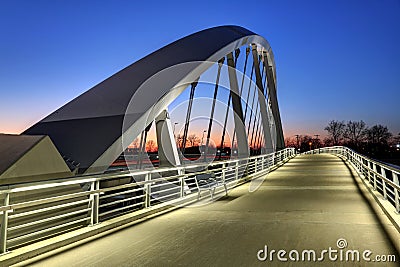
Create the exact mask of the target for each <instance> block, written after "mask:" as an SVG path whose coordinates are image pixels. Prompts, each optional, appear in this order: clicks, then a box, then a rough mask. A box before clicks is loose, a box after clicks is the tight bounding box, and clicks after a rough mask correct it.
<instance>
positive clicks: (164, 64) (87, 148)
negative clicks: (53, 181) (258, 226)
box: [23, 26, 284, 173]
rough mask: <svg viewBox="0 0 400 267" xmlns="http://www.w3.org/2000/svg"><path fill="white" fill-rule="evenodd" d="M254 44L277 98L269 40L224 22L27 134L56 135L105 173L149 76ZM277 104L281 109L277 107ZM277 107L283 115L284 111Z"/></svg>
mask: <svg viewBox="0 0 400 267" xmlns="http://www.w3.org/2000/svg"><path fill="white" fill-rule="evenodd" d="M253 43H254V44H257V45H258V46H259V47H260V48H262V51H265V52H266V55H267V59H266V60H267V61H268V65H269V66H270V67H271V70H272V71H271V74H270V75H271V78H272V79H273V81H274V88H269V91H271V90H273V91H274V92H275V93H272V94H271V95H270V96H273V97H275V98H276V87H275V85H276V71H275V63H274V58H273V54H272V51H271V48H270V45H269V43H268V42H267V41H266V40H265V39H264V38H263V37H261V36H259V35H257V34H255V33H253V32H251V31H249V30H247V29H245V28H242V27H239V26H220V27H215V28H210V29H206V30H203V31H200V32H197V33H194V34H191V35H189V36H187V37H184V38H182V39H180V40H178V41H175V42H173V43H171V44H169V45H167V46H165V47H163V48H161V49H159V50H157V51H155V52H153V53H151V54H150V55H148V56H146V57H144V58H142V59H141V60H139V61H137V62H135V63H133V64H132V65H130V66H128V67H126V68H125V69H123V70H121V71H119V72H118V73H116V74H114V75H112V76H111V77H109V78H108V79H106V80H104V81H103V82H101V83H99V84H98V85H96V86H94V87H93V88H91V89H90V90H88V91H87V92H85V93H83V94H82V95H80V96H78V97H76V98H75V99H73V100H72V101H70V102H69V103H67V104H66V105H64V106H63V107H61V108H59V109H58V110H56V111H55V112H53V113H52V114H50V115H49V116H47V117H46V118H44V119H43V120H41V121H39V122H38V123H36V124H35V125H33V126H32V127H30V128H29V129H27V130H26V131H25V132H24V133H23V134H29V135H38V134H45V135H48V136H50V138H51V139H52V141H53V142H54V144H55V145H56V147H57V149H58V150H59V151H60V153H61V155H62V156H63V157H65V158H67V159H70V160H71V161H74V162H76V163H79V172H80V173H97V172H102V171H104V170H106V169H107V168H108V166H109V165H110V164H111V163H112V162H113V161H114V160H115V159H116V158H117V157H118V156H119V155H120V154H121V153H122V152H123V150H124V147H123V145H122V141H121V138H122V136H123V135H124V132H123V131H124V130H123V128H124V127H123V124H124V117H125V113H126V109H127V107H128V106H129V103H130V100H131V98H132V96H133V95H134V94H135V93H136V91H137V90H138V88H140V86H141V85H142V84H143V83H145V81H146V80H148V79H149V78H150V77H152V76H153V75H155V74H157V73H159V72H160V71H162V70H164V69H166V68H169V67H171V66H175V65H178V64H182V63H185V62H207V61H208V62H217V61H218V60H219V59H221V58H222V57H225V56H226V55H227V54H228V53H229V52H232V51H234V50H235V49H236V48H239V47H241V46H243V45H248V44H253ZM208 65H209V64H208ZM206 69H207V64H202V63H198V64H197V65H196V64H195V65H194V66H193V68H192V69H182V70H181V71H180V72H177V73H174V77H172V78H171V77H170V79H169V80H168V82H167V83H166V84H163V88H154V90H153V91H152V95H153V96H154V99H156V100H159V99H161V98H162V97H163V96H164V95H165V93H166V90H169V89H171V88H174V87H175V86H176V85H177V84H185V82H186V83H190V82H192V81H194V80H196V79H197V78H198V77H199V76H200V74H201V73H203V72H204V71H205V70H206ZM182 90H183V89H182ZM154 99H147V102H146V101H145V103H142V107H143V109H138V110H137V111H135V114H130V116H131V118H130V121H131V122H132V124H134V122H136V121H138V120H140V119H141V118H143V116H144V115H145V114H146V112H148V110H146V108H150V107H152V106H153V105H154V104H155V102H154ZM152 101H153V102H152ZM276 103H277V101H276ZM274 108H275V109H277V106H276V107H275V106H274V107H273V109H274ZM276 112H277V114H278V115H279V110H276ZM276 112H275V113H276ZM146 115H149V114H146ZM157 115H158V114H153V115H152V117H154V118H155V117H156V116H157ZM274 115H276V114H274ZM154 118H153V119H154ZM275 120H276V121H279V123H277V125H281V123H280V117H279V116H278V117H275ZM125 129H126V127H125ZM139 130H140V131H141V130H143V129H139ZM278 135H282V138H281V139H282V143H281V144H278V146H277V148H278V149H279V148H283V146H284V144H283V133H282V128H281V127H279V133H278ZM278 140H279V138H278Z"/></svg>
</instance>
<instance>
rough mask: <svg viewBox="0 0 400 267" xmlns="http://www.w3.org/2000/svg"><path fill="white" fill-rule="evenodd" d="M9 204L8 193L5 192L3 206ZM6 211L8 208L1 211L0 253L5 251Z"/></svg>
mask: <svg viewBox="0 0 400 267" xmlns="http://www.w3.org/2000/svg"><path fill="white" fill-rule="evenodd" d="M9 204H10V193H6V194H5V195H4V200H3V206H8V205H9ZM8 212H9V210H4V211H3V217H2V220H1V239H0V242H1V243H0V254H3V253H6V252H7V230H8Z"/></svg>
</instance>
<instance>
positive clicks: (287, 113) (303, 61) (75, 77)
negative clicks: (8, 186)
mask: <svg viewBox="0 0 400 267" xmlns="http://www.w3.org/2000/svg"><path fill="white" fill-rule="evenodd" d="M219 25H239V26H243V27H245V28H248V29H249V30H251V31H254V32H255V33H257V34H259V35H261V36H263V37H265V38H266V39H267V40H268V41H269V42H270V44H271V46H272V49H273V52H274V55H275V61H276V67H277V78H278V100H279V105H280V111H281V117H282V123H283V127H284V134H285V137H291V136H293V135H294V134H310V135H313V134H322V135H325V134H326V133H325V131H324V130H323V129H324V127H325V126H326V125H327V123H328V122H329V121H330V120H333V119H336V120H364V121H365V122H366V123H367V124H368V125H370V126H372V125H374V124H382V125H386V126H388V127H389V130H390V131H391V132H392V133H393V134H398V133H400V116H399V115H400V112H399V105H400V1H399V0H384V1H378V0H374V1H372V0H363V1H349V0H347V1H277V0H275V1H107V2H106V1H50V0H49V1H43V0H35V1H28V0H27V1H19V0H15V1H1V4H0V32H1V34H0V73H1V75H0V96H1V98H0V133H20V132H22V131H23V130H25V129H26V128H27V127H29V126H30V125H32V124H33V123H35V122H37V121H39V120H40V119H42V118H43V117H45V116H47V115H48V114H49V113H51V112H53V111H54V110H55V109H57V108H58V107H60V106H62V105H63V104H65V103H67V102H69V101H70V100H72V99H73V98H75V97H77V96H78V95H80V94H81V93H83V92H85V91H86V90H88V89H90V88H91V87H93V86H94V85H96V84H98V83H99V82H101V81H103V80H104V79H106V78H108V77H109V76H111V75H112V74H114V73H116V72H117V71H119V70H121V69H122V68H124V67H126V66H128V65H130V64H131V63H133V62H135V61H137V60H139V59H140V58H142V57H144V56H146V55H147V54H149V53H151V52H153V51H155V50H157V49H159V48H161V47H163V46H165V45H167V44H169V43H171V42H173V41H175V40H177V39H179V38H182V37H184V36H186V35H189V34H191V33H194V32H197V31H200V30H202V29H205V28H209V27H214V26H219Z"/></svg>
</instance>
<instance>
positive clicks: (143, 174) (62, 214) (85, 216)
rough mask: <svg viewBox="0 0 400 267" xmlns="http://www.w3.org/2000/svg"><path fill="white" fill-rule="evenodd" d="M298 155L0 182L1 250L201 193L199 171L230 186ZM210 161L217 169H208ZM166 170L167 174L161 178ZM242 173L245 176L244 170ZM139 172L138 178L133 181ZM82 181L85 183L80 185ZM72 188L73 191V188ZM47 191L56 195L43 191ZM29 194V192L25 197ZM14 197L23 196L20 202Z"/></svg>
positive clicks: (284, 153)
mask: <svg viewBox="0 0 400 267" xmlns="http://www.w3.org/2000/svg"><path fill="white" fill-rule="evenodd" d="M294 156H295V150H294V149H293V148H286V149H283V150H280V151H277V152H274V153H270V154H265V155H259V156H252V157H248V158H242V159H232V160H224V161H215V162H211V163H201V164H190V165H183V166H177V167H172V168H155V169H147V170H146V169H145V170H138V171H132V172H128V171H123V172H117V173H105V174H98V175H87V176H84V175H83V176H76V177H70V178H60V179H52V180H47V181H40V182H30V183H21V184H13V185H9V186H3V187H0V200H1V199H3V204H2V205H1V206H0V214H1V221H0V223H1V229H0V234H1V235H0V254H1V253H5V252H6V251H7V249H8V248H13V247H15V246H21V245H24V244H27V243H32V242H34V241H35V240H43V239H45V238H47V237H49V236H54V235H56V234H57V231H60V232H66V231H72V230H74V229H77V227H78V228H79V227H86V226H91V225H95V224H97V223H99V222H101V221H105V220H107V219H110V218H112V216H113V217H115V216H118V215H121V213H120V212H124V214H126V212H133V211H137V210H139V209H146V208H150V207H152V206H156V205H158V204H160V203H161V202H163V203H166V204H168V203H172V202H173V201H176V200H177V199H182V201H186V198H187V197H188V196H189V195H191V194H197V191H196V189H195V187H193V181H192V180H191V179H192V178H193V177H194V176H195V175H198V174H201V173H205V172H208V171H212V172H214V173H216V174H217V175H221V177H222V176H223V177H224V179H225V180H226V183H227V184H228V185H229V186H230V188H232V187H234V186H235V185H236V184H237V183H238V182H239V181H244V180H243V179H247V178H246V177H252V176H254V175H262V174H264V173H266V172H267V171H269V170H271V169H272V168H274V167H276V166H278V165H280V164H282V163H284V162H286V161H287V160H289V159H290V158H292V157H294ZM209 166H211V167H213V166H216V168H214V169H211V170H207V167H209ZM200 167H201V168H200ZM165 172H168V176H167V177H162V174H163V173H165ZM241 172H243V173H244V175H240V174H239V173H241ZM137 177H139V178H140V179H137V181H135V178H137ZM124 178H125V179H126V178H129V179H130V182H125V183H119V184H118V183H116V184H113V185H108V186H107V187H103V188H101V185H102V184H101V183H100V182H107V181H114V180H115V179H124ZM83 184H86V185H87V186H85V187H82V185H83ZM71 187H73V188H74V190H72V191H71ZM68 188H69V189H68ZM84 188H87V189H84ZM67 189H68V190H69V191H68V190H67ZM49 190H50V191H51V192H52V194H50V195H48V194H46V193H44V192H47V191H49ZM21 195H22V196H23V197H21ZM28 195H30V196H31V197H30V198H27V197H26V196H28ZM15 196H19V198H20V199H21V200H20V201H18V200H17V199H18V198H15ZM32 196H33V197H32ZM9 213H12V215H9ZM38 214H39V215H40V217H38V216H37V215H38ZM65 228H66V229H65ZM53 231H54V233H53Z"/></svg>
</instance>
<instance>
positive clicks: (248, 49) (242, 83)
mask: <svg viewBox="0 0 400 267" xmlns="http://www.w3.org/2000/svg"><path fill="white" fill-rule="evenodd" d="M249 54H250V47H246V59H245V61H244V70H243V74H242V82H241V85H240V92H239V95H240V99H242V94H243V86H244V78H245V76H246V69H247V61H248V59H249ZM245 104H246V103H245ZM246 105H247V104H246ZM243 119H244V120H245V121H246V114H245V115H244V116H243ZM235 138H236V129H234V130H233V137H232V144H231V149H233V146H234V144H235Z"/></svg>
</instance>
